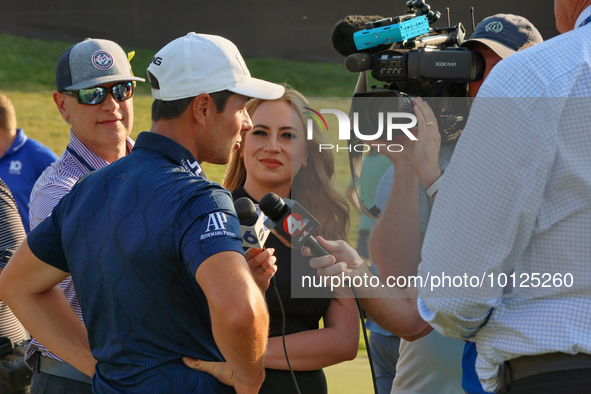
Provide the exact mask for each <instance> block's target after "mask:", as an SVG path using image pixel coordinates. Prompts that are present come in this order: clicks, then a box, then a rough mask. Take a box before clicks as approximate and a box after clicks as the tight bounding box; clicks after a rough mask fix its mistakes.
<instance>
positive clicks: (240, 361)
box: [211, 289, 269, 393]
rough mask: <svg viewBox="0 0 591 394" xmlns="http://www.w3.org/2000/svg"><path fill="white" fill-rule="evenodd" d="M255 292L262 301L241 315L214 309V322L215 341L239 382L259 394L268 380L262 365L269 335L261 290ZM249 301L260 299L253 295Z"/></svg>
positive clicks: (235, 312)
mask: <svg viewBox="0 0 591 394" xmlns="http://www.w3.org/2000/svg"><path fill="white" fill-rule="evenodd" d="M253 290H255V291H256V293H258V294H257V295H258V297H260V300H256V301H255V302H252V303H251V304H250V306H247V307H243V308H242V310H241V311H235V310H234V311H233V310H232V308H229V309H228V308H226V309H224V310H219V309H218V310H214V309H211V320H212V331H213V335H214V338H215V341H216V343H217V345H218V347H219V349H220V351H221V352H222V354H223V355H224V358H225V359H226V361H227V362H228V363H229V364H230V366H231V367H232V370H233V371H234V374H235V376H236V379H237V380H238V381H239V382H241V383H242V384H244V385H245V386H246V387H248V388H252V390H253V391H252V392H253V393H256V392H258V389H259V388H260V385H261V384H262V382H263V380H264V376H265V374H264V364H263V362H264V355H265V351H266V349H267V338H268V335H269V314H268V311H267V309H266V307H265V305H266V304H265V302H264V299H263V298H262V295H261V293H260V292H259V291H258V289H253ZM250 298H251V299H254V298H257V297H256V295H255V294H252V295H251V297H250ZM237 389H238V388H237ZM244 392H249V391H248V389H247V390H246V391H244Z"/></svg>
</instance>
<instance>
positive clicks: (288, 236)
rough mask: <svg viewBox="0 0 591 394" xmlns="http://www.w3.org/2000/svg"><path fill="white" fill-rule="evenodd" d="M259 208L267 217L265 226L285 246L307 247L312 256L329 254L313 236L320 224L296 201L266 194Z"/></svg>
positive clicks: (273, 194)
mask: <svg viewBox="0 0 591 394" xmlns="http://www.w3.org/2000/svg"><path fill="white" fill-rule="evenodd" d="M259 207H260V208H261V210H262V211H263V213H264V214H265V216H267V219H265V226H267V228H268V229H269V230H271V232H272V233H273V234H274V235H275V236H276V237H277V238H279V239H280V240H281V242H283V243H284V244H285V245H286V246H288V247H290V248H292V249H296V250H300V249H301V248H302V246H307V247H309V248H310V250H311V251H312V254H313V255H314V256H326V255H328V254H329V253H328V252H327V251H326V250H325V249H324V248H323V247H322V246H320V245H319V244H318V242H317V241H316V238H314V236H313V235H314V234H315V232H316V230H318V227H319V226H320V222H318V220H316V219H315V218H314V216H312V215H311V214H310V212H308V211H306V210H305V209H304V208H303V207H302V206H301V205H300V204H298V203H297V202H296V201H294V200H290V199H289V198H285V199H283V198H281V197H279V196H278V195H277V194H275V193H268V194H265V195H264V196H263V198H261V201H260V203H259Z"/></svg>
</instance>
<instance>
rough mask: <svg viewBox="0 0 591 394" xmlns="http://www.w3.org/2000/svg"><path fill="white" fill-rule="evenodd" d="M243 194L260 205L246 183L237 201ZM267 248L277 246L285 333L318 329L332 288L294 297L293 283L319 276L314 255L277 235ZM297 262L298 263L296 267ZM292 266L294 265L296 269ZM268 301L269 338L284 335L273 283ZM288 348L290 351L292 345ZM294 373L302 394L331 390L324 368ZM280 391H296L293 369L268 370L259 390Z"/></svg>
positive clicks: (277, 278)
mask: <svg viewBox="0 0 591 394" xmlns="http://www.w3.org/2000/svg"><path fill="white" fill-rule="evenodd" d="M241 197H248V198H249V199H251V200H252V201H253V202H254V203H255V204H258V201H256V200H255V199H253V198H252V197H251V196H250V195H248V193H246V191H245V190H244V188H243V187H242V186H241V187H239V188H238V189H236V190H234V191H233V192H232V198H233V199H234V201H236V200H237V199H239V198H241ZM265 248H274V249H275V257H277V263H276V265H277V273H275V283H276V287H277V290H278V291H279V295H280V297H281V302H282V303H283V308H284V310H285V335H289V334H293V333H297V332H301V331H306V330H315V329H318V328H319V325H318V323H319V320H320V318H322V317H323V316H324V314H325V313H326V310H327V309H328V305H329V304H330V301H331V298H330V288H328V289H327V288H322V289H318V288H315V289H310V291H313V292H314V295H317V294H321V297H323V298H292V297H291V289H292V286H300V287H301V283H302V276H303V275H306V276H310V277H312V278H314V277H317V274H316V270H315V269H313V268H311V267H310V264H309V261H310V257H307V256H302V255H301V254H300V253H299V252H297V251H292V250H291V249H290V248H288V247H287V246H285V245H284V244H283V243H282V242H281V241H280V240H279V239H278V238H277V237H275V236H274V235H273V234H270V235H269V237H268V238H267V241H266V242H265ZM296 264H297V266H294V265H296ZM292 266H294V267H293V269H292ZM292 272H293V275H292ZM306 292H308V289H306ZM265 300H266V301H267V306H268V308H269V315H270V333H269V337H277V336H281V325H282V317H281V309H280V304H279V300H278V299H277V294H276V292H275V291H274V289H273V282H271V285H270V286H269V289H267V291H266V292H265ZM287 350H288V352H289V348H288V349H287ZM288 354H289V353H288ZM294 372H295V375H296V379H297V382H298V386H299V387H300V391H301V392H302V393H326V392H327V387H326V379H325V377H324V372H322V370H321V369H320V370H316V371H294ZM278 392H281V394H288V393H292V392H293V393H296V391H295V388H294V384H293V380H292V378H291V374H290V372H289V371H282V370H272V369H267V370H266V378H265V382H264V383H263V386H262V388H261V390H260V391H259V393H278Z"/></svg>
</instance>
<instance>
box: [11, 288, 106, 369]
mask: <svg viewBox="0 0 591 394" xmlns="http://www.w3.org/2000/svg"><path fill="white" fill-rule="evenodd" d="M19 298H20V299H19V300H11V301H10V304H9V305H10V308H11V309H12V311H13V312H14V314H15V315H16V316H17V317H18V319H19V320H20V321H21V323H22V324H23V326H24V327H25V328H26V329H27V330H28V331H29V332H30V333H31V335H32V336H33V337H34V338H35V339H37V340H38V341H39V342H40V343H42V344H43V346H45V347H47V348H48V349H49V350H51V351H52V352H53V353H55V354H56V355H57V356H59V357H60V358H61V359H63V360H64V361H66V362H68V363H69V364H71V365H73V366H74V367H76V368H77V369H79V370H80V371H82V372H84V373H85V374H87V375H88V376H92V375H93V374H94V369H95V364H96V360H95V359H94V358H93V357H92V353H91V350H90V345H89V343H88V335H87V331H86V327H84V325H83V324H82V322H81V321H80V319H78V317H77V316H76V315H75V314H74V311H73V310H72V308H71V307H70V305H69V304H68V302H67V300H66V298H65V297H64V294H63V293H62V291H61V290H60V289H59V288H57V287H54V288H53V289H51V290H49V291H47V292H45V293H40V294H37V295H32V296H20V297H19Z"/></svg>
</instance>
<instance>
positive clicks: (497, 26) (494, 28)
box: [484, 21, 503, 33]
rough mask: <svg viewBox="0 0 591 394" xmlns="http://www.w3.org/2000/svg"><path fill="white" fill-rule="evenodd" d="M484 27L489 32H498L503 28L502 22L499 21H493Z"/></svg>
mask: <svg viewBox="0 0 591 394" xmlns="http://www.w3.org/2000/svg"><path fill="white" fill-rule="evenodd" d="M484 29H485V30H486V31H489V32H493V33H499V32H500V31H501V30H503V24H502V23H501V22H499V21H494V22H491V23H489V24H488V25H486V27H485V28H484Z"/></svg>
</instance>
